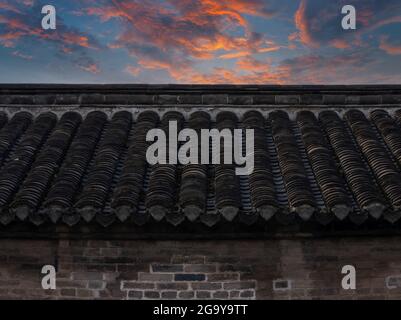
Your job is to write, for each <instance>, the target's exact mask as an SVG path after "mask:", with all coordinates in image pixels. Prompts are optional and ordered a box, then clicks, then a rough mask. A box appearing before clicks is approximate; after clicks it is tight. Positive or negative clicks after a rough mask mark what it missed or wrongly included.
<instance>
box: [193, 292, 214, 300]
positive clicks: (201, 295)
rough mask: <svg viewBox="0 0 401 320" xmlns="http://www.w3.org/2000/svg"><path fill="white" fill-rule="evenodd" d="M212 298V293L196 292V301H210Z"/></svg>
mask: <svg viewBox="0 0 401 320" xmlns="http://www.w3.org/2000/svg"><path fill="white" fill-rule="evenodd" d="M211 297H212V293H211V292H209V291H196V298H197V299H210V298H211Z"/></svg>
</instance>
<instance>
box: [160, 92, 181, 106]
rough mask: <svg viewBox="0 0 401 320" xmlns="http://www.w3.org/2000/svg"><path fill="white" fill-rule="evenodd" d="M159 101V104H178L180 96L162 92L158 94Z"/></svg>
mask: <svg viewBox="0 0 401 320" xmlns="http://www.w3.org/2000/svg"><path fill="white" fill-rule="evenodd" d="M157 103H158V104H177V103H178V96H177V95H170V94H161V95H158V96H157Z"/></svg>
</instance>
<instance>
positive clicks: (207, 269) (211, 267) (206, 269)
mask: <svg viewBox="0 0 401 320" xmlns="http://www.w3.org/2000/svg"><path fill="white" fill-rule="evenodd" d="M216 269H217V266H216V264H188V265H185V267H184V271H185V272H201V273H212V272H216Z"/></svg>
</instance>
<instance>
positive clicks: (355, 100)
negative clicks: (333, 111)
mask: <svg viewBox="0 0 401 320" xmlns="http://www.w3.org/2000/svg"><path fill="white" fill-rule="evenodd" d="M360 102H361V97H360V96H357V95H349V96H347V97H346V98H345V104H359V103H360Z"/></svg>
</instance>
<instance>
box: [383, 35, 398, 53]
mask: <svg viewBox="0 0 401 320" xmlns="http://www.w3.org/2000/svg"><path fill="white" fill-rule="evenodd" d="M380 49H382V50H383V51H385V52H386V53H387V54H390V55H399V54H401V45H394V44H391V43H389V42H388V37H382V38H381V40H380Z"/></svg>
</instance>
